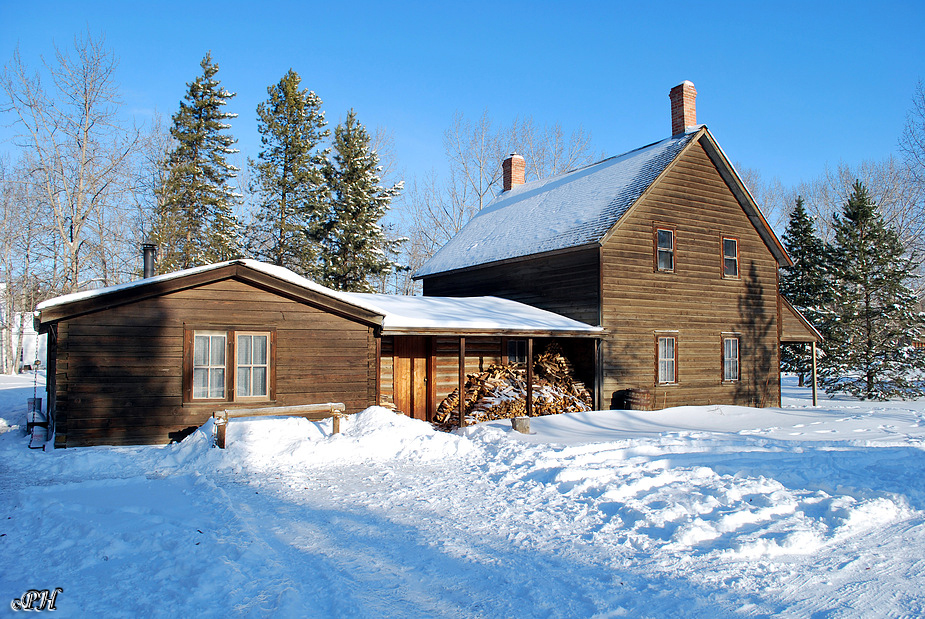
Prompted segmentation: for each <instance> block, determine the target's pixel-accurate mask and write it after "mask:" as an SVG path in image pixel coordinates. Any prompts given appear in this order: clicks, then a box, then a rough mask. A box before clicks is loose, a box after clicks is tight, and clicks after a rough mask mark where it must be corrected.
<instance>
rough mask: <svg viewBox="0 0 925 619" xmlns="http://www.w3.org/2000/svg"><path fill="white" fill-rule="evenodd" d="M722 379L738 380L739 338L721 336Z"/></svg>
mask: <svg viewBox="0 0 925 619" xmlns="http://www.w3.org/2000/svg"><path fill="white" fill-rule="evenodd" d="M723 380H724V381H736V380H739V338H738V337H736V336H724V337H723Z"/></svg>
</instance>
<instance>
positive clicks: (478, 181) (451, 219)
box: [398, 111, 594, 294]
mask: <svg viewBox="0 0 925 619" xmlns="http://www.w3.org/2000/svg"><path fill="white" fill-rule="evenodd" d="M443 147H444V152H445V153H446V157H447V163H448V169H447V173H446V176H444V177H441V176H438V174H437V173H436V172H435V171H430V172H427V173H426V174H424V175H423V176H422V177H420V178H418V179H414V180H412V181H411V182H410V183H409V186H408V188H407V190H406V194H405V195H404V196H403V198H402V200H401V202H402V205H403V208H402V219H401V225H400V227H401V231H402V233H403V235H404V236H405V237H407V238H408V239H409V240H408V242H407V243H406V245H405V256H404V261H405V264H406V265H407V266H408V267H409V269H410V270H409V271H408V272H407V274H406V279H408V278H409V277H410V273H413V272H414V271H415V270H416V269H417V268H418V267H420V266H421V265H423V264H424V262H425V261H426V260H427V259H428V258H429V257H430V256H432V255H433V254H434V252H436V251H437V249H439V248H440V247H441V246H443V244H444V243H446V242H447V241H448V240H449V239H451V238H452V237H453V236H454V235H455V234H456V233H457V232H459V230H460V229H462V227H463V226H464V225H466V223H467V222H468V221H469V220H470V219H471V218H472V217H473V216H474V215H475V214H476V213H478V212H479V211H480V210H481V209H482V208H484V207H485V206H486V205H487V204H488V203H489V202H490V201H491V200H492V199H493V198H494V197H495V196H496V195H497V194H498V193H499V192H500V182H501V163H502V161H503V160H504V158H505V157H506V156H507V155H508V154H510V153H512V152H517V153H520V154H522V155H523V156H524V159H525V160H526V164H527V168H526V177H527V178H526V180H527V181H528V182H529V181H531V180H535V179H539V178H546V177H548V176H552V175H555V174H558V173H561V172H565V171H568V170H571V169H574V168H576V167H578V166H581V165H584V164H588V163H591V161H592V160H593V159H594V153H593V152H592V150H591V137H590V135H589V134H588V133H586V132H585V131H584V130H583V129H581V128H579V129H577V130H576V131H574V132H573V133H571V134H570V135H566V133H565V131H564V130H563V129H562V126H561V125H559V124H554V125H550V126H546V127H538V126H537V125H536V123H534V121H533V119H532V118H530V117H527V118H522V119H515V120H514V121H513V122H512V123H511V124H510V125H508V126H499V125H497V124H496V123H495V122H494V121H492V119H491V117H490V116H489V115H488V112H487V111H486V112H483V113H482V115H481V116H480V117H479V118H478V120H476V121H472V120H470V119H468V118H466V117H465V116H464V115H463V114H462V113H460V112H457V113H456V114H455V115H454V116H453V120H452V122H451V124H450V127H449V128H448V129H447V130H446V131H445V132H444V135H443ZM398 288H399V290H401V291H402V292H403V293H405V294H408V293H410V292H412V291H414V290H415V287H414V285H413V283H412V282H411V281H410V279H408V281H403V282H402V283H401V285H400V286H398Z"/></svg>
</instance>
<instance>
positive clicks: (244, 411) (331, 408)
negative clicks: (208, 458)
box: [212, 402, 347, 449]
mask: <svg viewBox="0 0 925 619" xmlns="http://www.w3.org/2000/svg"><path fill="white" fill-rule="evenodd" d="M346 410H347V407H345V406H344V405H343V403H341V402H328V403H326V404H300V405H297V406H275V407H274V406H267V407H263V408H229V409H225V410H223V411H216V412H215V413H212V417H214V418H215V446H216V447H218V448H219V449H224V448H225V428H226V426H227V425H228V420H229V419H233V418H235V417H305V418H306V419H308V420H309V421H321V420H323V419H327V418H328V417H333V418H334V428H333V430H332V432H333V434H338V433H339V432H340V420H341V419H342V418H343V416H344V411H346Z"/></svg>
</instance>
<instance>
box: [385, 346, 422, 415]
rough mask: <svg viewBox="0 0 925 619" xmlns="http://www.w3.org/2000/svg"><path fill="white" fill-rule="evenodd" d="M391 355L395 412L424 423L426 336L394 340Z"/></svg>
mask: <svg viewBox="0 0 925 619" xmlns="http://www.w3.org/2000/svg"><path fill="white" fill-rule="evenodd" d="M393 355H394V356H393V359H394V365H395V369H394V373H393V388H394V390H395V391H394V394H395V396H394V397H395V406H396V408H398V410H400V411H401V412H403V413H405V414H406V415H408V416H409V417H412V418H414V419H427V379H428V376H427V338H426V336H423V335H397V336H395V351H394V353H393Z"/></svg>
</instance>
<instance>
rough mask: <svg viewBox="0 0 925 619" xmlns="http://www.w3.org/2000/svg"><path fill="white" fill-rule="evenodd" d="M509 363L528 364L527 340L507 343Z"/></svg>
mask: <svg viewBox="0 0 925 619" xmlns="http://www.w3.org/2000/svg"><path fill="white" fill-rule="evenodd" d="M507 362H508V363H526V362H527V340H508V341H507Z"/></svg>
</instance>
